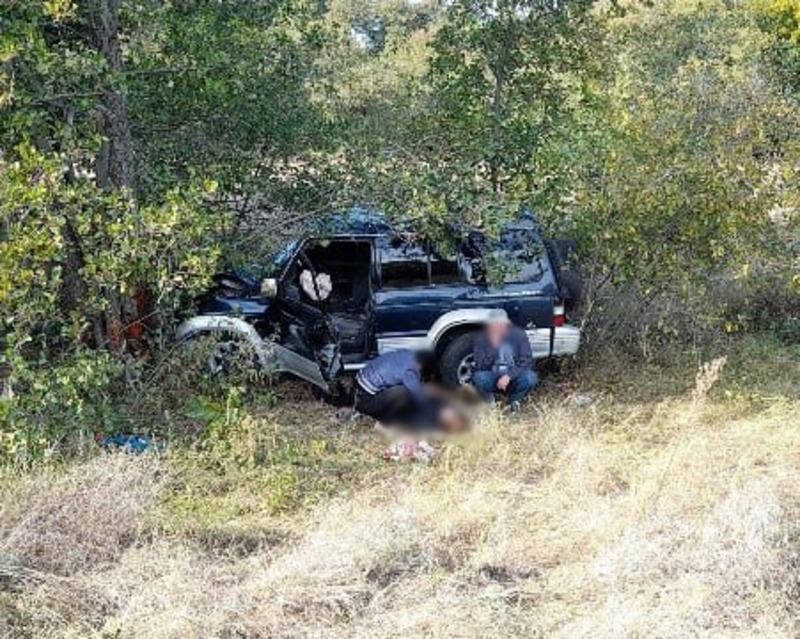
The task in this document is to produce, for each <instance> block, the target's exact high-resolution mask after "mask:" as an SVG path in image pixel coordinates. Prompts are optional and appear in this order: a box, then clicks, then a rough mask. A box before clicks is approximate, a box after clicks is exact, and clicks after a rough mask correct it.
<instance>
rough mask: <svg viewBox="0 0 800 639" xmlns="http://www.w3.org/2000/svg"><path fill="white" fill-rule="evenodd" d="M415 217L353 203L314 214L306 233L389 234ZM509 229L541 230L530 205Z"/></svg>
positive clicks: (352, 235)
mask: <svg viewBox="0 0 800 639" xmlns="http://www.w3.org/2000/svg"><path fill="white" fill-rule="evenodd" d="M414 222H415V220H414V219H410V218H409V219H406V220H397V221H394V222H390V221H389V219H388V218H387V216H386V215H385V214H384V213H382V212H380V211H378V210H376V209H372V208H367V207H353V208H351V209H349V210H347V211H346V212H343V213H330V214H328V215H323V216H320V217H317V218H315V219H314V220H313V221H312V222H310V223H309V224H308V227H307V235H309V236H311V237H329V238H335V237H358V236H361V237H375V236H380V235H386V234H388V233H390V232H392V231H393V230H395V231H396V230H400V229H402V228H408V227H409V226H412V227H413V226H414ZM503 229H504V230H506V231H516V230H533V231H537V232H538V231H539V224H538V222H537V221H536V218H535V216H534V215H533V212H532V211H531V210H530V209H528V208H522V209H520V214H519V216H518V217H517V219H516V220H513V221H511V222H509V223H507V224H505V225H504V226H503Z"/></svg>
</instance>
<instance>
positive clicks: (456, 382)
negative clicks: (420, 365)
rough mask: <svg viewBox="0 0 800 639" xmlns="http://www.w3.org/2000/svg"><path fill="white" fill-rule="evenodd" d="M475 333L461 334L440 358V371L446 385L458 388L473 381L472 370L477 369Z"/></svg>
mask: <svg viewBox="0 0 800 639" xmlns="http://www.w3.org/2000/svg"><path fill="white" fill-rule="evenodd" d="M475 335H476V334H475V333H465V334H464V335H459V336H458V337H456V338H455V339H454V340H453V341H452V342H450V343H449V344H448V345H447V347H446V348H445V349H444V353H442V357H441V359H440V360H439V371H440V372H441V374H442V382H443V383H444V384H445V385H446V386H449V387H450V388H456V387H457V386H463V385H464V384H469V383H470V381H472V372H473V370H474V369H475V356H474V355H473V345H474V344H475Z"/></svg>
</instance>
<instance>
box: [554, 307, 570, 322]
mask: <svg viewBox="0 0 800 639" xmlns="http://www.w3.org/2000/svg"><path fill="white" fill-rule="evenodd" d="M566 322H567V316H566V315H565V313H564V307H563V306H556V307H554V308H553V326H564V324H566Z"/></svg>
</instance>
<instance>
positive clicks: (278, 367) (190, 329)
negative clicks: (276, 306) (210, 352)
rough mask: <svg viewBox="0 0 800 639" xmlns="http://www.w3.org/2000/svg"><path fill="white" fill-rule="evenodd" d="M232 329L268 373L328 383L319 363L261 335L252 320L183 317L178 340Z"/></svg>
mask: <svg viewBox="0 0 800 639" xmlns="http://www.w3.org/2000/svg"><path fill="white" fill-rule="evenodd" d="M214 332H225V333H235V334H236V335H239V336H240V337H242V338H243V339H246V340H247V341H248V342H249V343H250V344H251V345H252V347H253V350H254V351H255V353H256V356H257V357H258V361H259V364H260V365H261V366H262V367H263V368H264V369H265V370H268V371H270V372H272V373H279V372H284V373H293V374H294V375H297V376H298V377H300V378H302V379H305V380H306V381H308V382H311V383H312V384H315V385H316V386H319V387H320V388H322V389H325V390H327V389H328V383H327V382H326V381H325V379H324V378H323V377H322V373H321V372H320V370H319V365H318V364H317V363H316V362H312V361H311V360H309V359H308V358H306V357H303V356H302V355H299V354H297V353H295V352H294V351H291V350H289V349H288V348H286V347H285V346H281V345H280V344H276V343H275V342H272V341H270V340H265V339H263V338H262V337H261V336H260V335H259V334H258V331H256V329H255V327H254V326H253V325H252V324H248V323H247V322H246V321H244V320H242V319H239V318H238V317H229V316H227V315H198V316H196V317H193V318H191V319H188V320H186V321H185V322H183V323H182V324H181V325H180V326H178V330H177V335H176V336H177V338H178V340H179V341H183V340H186V339H191V338H192V337H195V336H198V335H202V334H204V333H205V334H208V333H214Z"/></svg>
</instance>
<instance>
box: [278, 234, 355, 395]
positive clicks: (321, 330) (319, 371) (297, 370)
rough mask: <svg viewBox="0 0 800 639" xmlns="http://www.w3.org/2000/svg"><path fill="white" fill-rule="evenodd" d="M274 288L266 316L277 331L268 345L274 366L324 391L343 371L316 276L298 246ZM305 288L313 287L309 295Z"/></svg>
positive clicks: (331, 325)
mask: <svg viewBox="0 0 800 639" xmlns="http://www.w3.org/2000/svg"><path fill="white" fill-rule="evenodd" d="M301 276H303V277H302V279H303V280H304V281H303V283H302V284H301ZM309 282H310V283H309ZM266 286H267V287H269V286H270V284H267V285H266ZM274 286H275V289H276V290H275V293H274V302H273V304H271V305H270V306H271V309H270V310H271V313H270V314H271V316H272V317H271V319H272V321H273V323H274V325H275V327H276V329H277V336H276V337H277V339H275V340H273V343H272V344H271V346H272V347H273V349H274V361H275V364H276V365H277V367H278V368H279V369H280V370H281V371H285V372H289V373H293V374H295V375H297V376H298V377H301V378H302V379H305V380H307V381H309V382H311V383H312V384H315V385H316V386H319V387H320V388H323V389H325V390H327V389H328V384H329V382H331V381H333V380H334V379H336V377H337V376H338V375H339V374H340V373H341V372H342V371H343V369H344V367H343V364H342V357H341V351H340V339H339V333H338V330H337V329H336V325H335V324H334V322H333V321H332V319H331V317H330V315H329V314H328V313H327V312H326V310H325V301H324V291H322V290H320V286H321V281H320V278H319V277H318V273H317V272H316V271H315V269H314V266H313V264H311V262H310V261H309V260H308V258H307V257H306V256H305V253H304V252H303V247H302V246H301V247H300V250H299V251H298V252H297V254H296V255H295V256H294V258H293V260H292V263H291V264H290V265H289V267H288V268H287V269H286V271H285V272H284V276H283V277H282V278H281V280H280V282H278V283H276V284H275V285H274ZM309 286H311V287H313V289H312V290H311V291H309V292H310V293H311V295H309V294H308V293H307V292H306V289H308V287H309ZM264 292H265V293H267V294H269V291H264ZM313 298H316V299H313Z"/></svg>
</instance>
